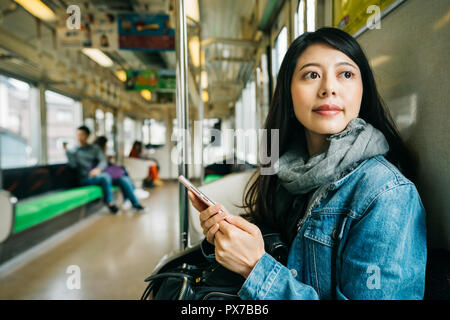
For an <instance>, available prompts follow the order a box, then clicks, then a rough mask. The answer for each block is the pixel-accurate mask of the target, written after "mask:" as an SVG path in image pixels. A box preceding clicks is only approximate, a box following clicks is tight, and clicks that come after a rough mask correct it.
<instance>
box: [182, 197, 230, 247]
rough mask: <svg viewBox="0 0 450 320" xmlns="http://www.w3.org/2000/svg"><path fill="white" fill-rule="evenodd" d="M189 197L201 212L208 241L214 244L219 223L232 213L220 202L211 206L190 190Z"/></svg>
mask: <svg viewBox="0 0 450 320" xmlns="http://www.w3.org/2000/svg"><path fill="white" fill-rule="evenodd" d="M188 197H189V199H190V200H191V202H192V205H193V206H194V208H195V209H197V210H198V211H199V212H200V225H201V227H202V229H203V234H204V235H205V237H206V241H208V242H209V243H211V244H214V235H215V234H216V232H217V231H218V230H219V223H220V222H221V221H223V220H225V219H226V218H227V217H230V215H229V214H228V213H227V212H226V210H225V208H223V207H222V205H221V204H220V203H216V204H215V205H213V206H209V207H208V205H207V204H206V203H204V202H203V201H202V200H200V199H199V198H198V197H197V196H196V195H195V194H194V193H193V192H192V191H190V190H189V191H188Z"/></svg>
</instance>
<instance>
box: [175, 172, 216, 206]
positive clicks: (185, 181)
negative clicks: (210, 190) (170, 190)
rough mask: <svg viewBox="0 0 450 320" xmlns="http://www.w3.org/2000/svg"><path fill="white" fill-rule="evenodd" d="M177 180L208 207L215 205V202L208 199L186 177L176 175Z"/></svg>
mask: <svg viewBox="0 0 450 320" xmlns="http://www.w3.org/2000/svg"><path fill="white" fill-rule="evenodd" d="M178 181H180V182H181V183H182V184H183V185H184V186H185V187H186V188H188V189H189V190H191V191H192V192H193V193H194V194H195V195H196V196H197V198H199V199H200V200H202V201H203V202H204V203H205V204H206V205H207V206H208V207H210V206H213V205H215V204H216V203H215V202H214V201H212V200H211V199H209V198H208V197H207V196H206V195H205V194H204V193H203V192H201V191H200V190H198V189H197V188H196V187H195V186H194V185H193V184H192V183H191V182H190V181H189V180H188V179H186V178H185V177H184V176H183V175H181V176H179V177H178Z"/></svg>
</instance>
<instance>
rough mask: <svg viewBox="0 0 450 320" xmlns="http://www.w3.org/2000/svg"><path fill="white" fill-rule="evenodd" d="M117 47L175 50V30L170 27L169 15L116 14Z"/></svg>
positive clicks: (139, 49) (140, 49) (124, 48)
mask: <svg viewBox="0 0 450 320" xmlns="http://www.w3.org/2000/svg"><path fill="white" fill-rule="evenodd" d="M118 31H119V48H120V49H123V50H138V51H166V50H175V30H174V29H172V28H170V20H169V15H166V14H135V13H125V14H119V15H118Z"/></svg>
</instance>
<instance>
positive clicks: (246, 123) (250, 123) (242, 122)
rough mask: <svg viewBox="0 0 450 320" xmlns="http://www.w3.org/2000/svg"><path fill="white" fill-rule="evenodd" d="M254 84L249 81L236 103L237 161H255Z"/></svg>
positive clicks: (256, 133) (256, 137) (256, 135)
mask: <svg viewBox="0 0 450 320" xmlns="http://www.w3.org/2000/svg"><path fill="white" fill-rule="evenodd" d="M256 117H257V113H256V86H255V82H254V81H250V82H248V83H247V85H246V86H245V88H244V90H243V91H242V95H241V97H240V98H239V100H238V102H237V103H236V130H237V132H239V130H240V131H241V133H239V134H238V133H236V155H237V158H238V160H239V161H244V160H245V161H246V162H248V163H251V164H256V162H257V146H258V131H257V129H258V128H256V121H257V119H256Z"/></svg>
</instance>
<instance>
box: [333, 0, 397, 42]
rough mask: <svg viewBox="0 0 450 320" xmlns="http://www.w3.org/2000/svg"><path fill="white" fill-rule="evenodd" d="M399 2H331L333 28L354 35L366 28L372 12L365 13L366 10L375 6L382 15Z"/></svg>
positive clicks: (338, 0)
mask: <svg viewBox="0 0 450 320" xmlns="http://www.w3.org/2000/svg"><path fill="white" fill-rule="evenodd" d="M401 2H403V1H399V0H349V1H340V0H334V2H333V26H334V27H336V28H339V29H342V30H344V31H345V32H347V33H349V34H351V35H355V34H356V33H357V32H358V31H360V30H361V29H362V28H364V27H366V25H367V21H368V19H369V18H370V17H371V16H372V15H373V14H374V12H369V13H368V12H367V8H368V7H369V6H371V5H376V6H378V7H379V8H380V12H381V13H382V12H383V11H384V10H386V8H388V7H389V6H391V5H394V3H401Z"/></svg>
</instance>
